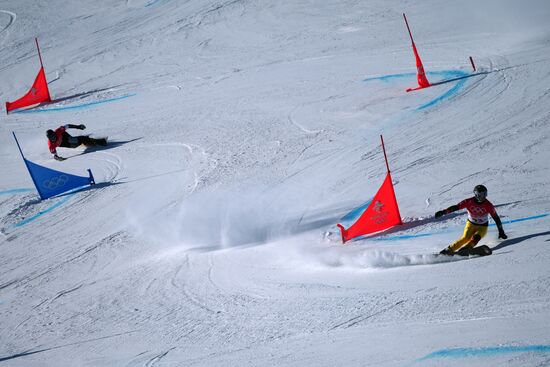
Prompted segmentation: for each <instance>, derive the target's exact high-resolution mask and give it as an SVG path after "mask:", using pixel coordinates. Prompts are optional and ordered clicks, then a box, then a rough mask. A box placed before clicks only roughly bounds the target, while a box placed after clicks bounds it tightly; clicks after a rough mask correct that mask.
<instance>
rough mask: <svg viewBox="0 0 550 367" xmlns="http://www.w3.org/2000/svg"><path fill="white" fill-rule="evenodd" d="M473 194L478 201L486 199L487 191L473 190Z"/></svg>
mask: <svg viewBox="0 0 550 367" xmlns="http://www.w3.org/2000/svg"><path fill="white" fill-rule="evenodd" d="M474 195H475V197H476V199H477V200H478V201H483V200H485V199H487V191H474Z"/></svg>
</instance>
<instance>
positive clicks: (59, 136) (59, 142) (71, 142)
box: [46, 124, 107, 161]
mask: <svg viewBox="0 0 550 367" xmlns="http://www.w3.org/2000/svg"><path fill="white" fill-rule="evenodd" d="M85 128H86V126H85V125H83V124H80V125H73V124H67V125H63V126H60V127H58V128H57V129H55V131H54V130H48V131H46V136H47V137H48V148H49V149H50V152H51V153H52V154H53V157H54V158H55V159H56V160H58V161H63V160H65V159H66V158H63V157H60V156H58V155H57V148H58V147H63V148H76V147H78V146H80V145H81V144H84V145H86V146H96V145H107V140H106V139H105V138H103V139H94V138H90V137H89V136H87V135H83V136H72V135H70V134H69V133H68V132H67V131H66V130H67V129H78V130H84V129H85Z"/></svg>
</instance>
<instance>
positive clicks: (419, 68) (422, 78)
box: [403, 13, 431, 92]
mask: <svg viewBox="0 0 550 367" xmlns="http://www.w3.org/2000/svg"><path fill="white" fill-rule="evenodd" d="M403 18H404V19H405V24H406V25H407V30H408V31H409V36H410V37H411V42H412V48H413V52H414V58H415V59H416V80H417V82H418V88H409V89H407V92H410V91H412V90H416V89H422V88H427V87H429V86H431V84H430V82H429V81H428V78H426V73H425V72H424V66H423V65H422V60H420V56H419V55H418V51H417V50H416V45H415V44H414V40H413V36H412V33H411V29H410V28H409V22H407V17H406V16H405V13H403Z"/></svg>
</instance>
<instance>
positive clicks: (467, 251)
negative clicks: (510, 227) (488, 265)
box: [438, 245, 493, 256]
mask: <svg viewBox="0 0 550 367" xmlns="http://www.w3.org/2000/svg"><path fill="white" fill-rule="evenodd" d="M492 253H493V250H491V248H490V247H489V246H487V245H481V246H477V247H474V248H461V249H460V250H458V251H457V252H455V253H454V254H451V255H443V254H438V255H441V256H488V255H491V254H492Z"/></svg>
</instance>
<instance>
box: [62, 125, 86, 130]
mask: <svg viewBox="0 0 550 367" xmlns="http://www.w3.org/2000/svg"><path fill="white" fill-rule="evenodd" d="M65 129H78V130H84V129H86V125H84V124H80V125H73V124H67V125H65Z"/></svg>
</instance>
